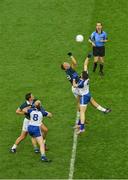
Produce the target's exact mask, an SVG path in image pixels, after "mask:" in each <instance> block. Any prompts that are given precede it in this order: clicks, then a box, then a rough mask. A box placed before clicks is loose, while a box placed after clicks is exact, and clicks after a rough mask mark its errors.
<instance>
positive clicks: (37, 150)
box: [31, 137, 40, 153]
mask: <svg viewBox="0 0 128 180" xmlns="http://www.w3.org/2000/svg"><path fill="white" fill-rule="evenodd" d="M31 141H32V145H33V147H34V152H35V153H39V152H40V151H39V148H38V146H37V141H36V138H34V137H31Z"/></svg>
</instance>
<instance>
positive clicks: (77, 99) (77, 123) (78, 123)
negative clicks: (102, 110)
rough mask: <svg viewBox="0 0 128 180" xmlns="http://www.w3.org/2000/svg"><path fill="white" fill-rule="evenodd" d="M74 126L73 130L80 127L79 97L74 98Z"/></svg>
mask: <svg viewBox="0 0 128 180" xmlns="http://www.w3.org/2000/svg"><path fill="white" fill-rule="evenodd" d="M76 102H77V106H76V111H77V112H76V125H75V126H74V129H78V128H79V127H80V96H77V97H76Z"/></svg>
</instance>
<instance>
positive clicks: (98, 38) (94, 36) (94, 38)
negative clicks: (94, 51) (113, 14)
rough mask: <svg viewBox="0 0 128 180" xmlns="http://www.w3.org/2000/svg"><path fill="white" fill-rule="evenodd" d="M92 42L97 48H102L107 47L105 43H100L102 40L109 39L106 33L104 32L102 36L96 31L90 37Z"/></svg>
mask: <svg viewBox="0 0 128 180" xmlns="http://www.w3.org/2000/svg"><path fill="white" fill-rule="evenodd" d="M90 39H91V41H93V42H94V44H95V45H96V47H102V46H104V45H105V42H100V41H101V40H106V39H107V34H106V32H104V31H102V32H101V33H100V34H99V33H98V32H96V31H94V32H93V33H92V34H91V36H90Z"/></svg>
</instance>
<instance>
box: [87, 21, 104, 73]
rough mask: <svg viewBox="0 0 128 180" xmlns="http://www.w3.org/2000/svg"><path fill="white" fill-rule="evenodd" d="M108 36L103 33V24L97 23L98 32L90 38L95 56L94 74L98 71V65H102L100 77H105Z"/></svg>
mask: <svg viewBox="0 0 128 180" xmlns="http://www.w3.org/2000/svg"><path fill="white" fill-rule="evenodd" d="M107 41H108V40H107V34H106V32H104V31H103V27H102V23H101V22H97V24H96V31H94V32H93V33H92V34H91V36H90V38H89V42H90V43H91V44H92V46H93V56H94V66H93V72H95V71H96V68H97V63H98V62H99V63H100V71H99V73H100V75H101V76H102V75H104V73H103V67H104V56H105V43H106V42H107Z"/></svg>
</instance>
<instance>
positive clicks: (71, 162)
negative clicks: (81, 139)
mask: <svg viewBox="0 0 128 180" xmlns="http://www.w3.org/2000/svg"><path fill="white" fill-rule="evenodd" d="M77 136H78V135H77V134H76V130H75V129H74V137H73V146H72V155H71V161H70V169H69V178H68V179H69V180H72V179H73V174H74V166H75V160H76V149H77Z"/></svg>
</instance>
